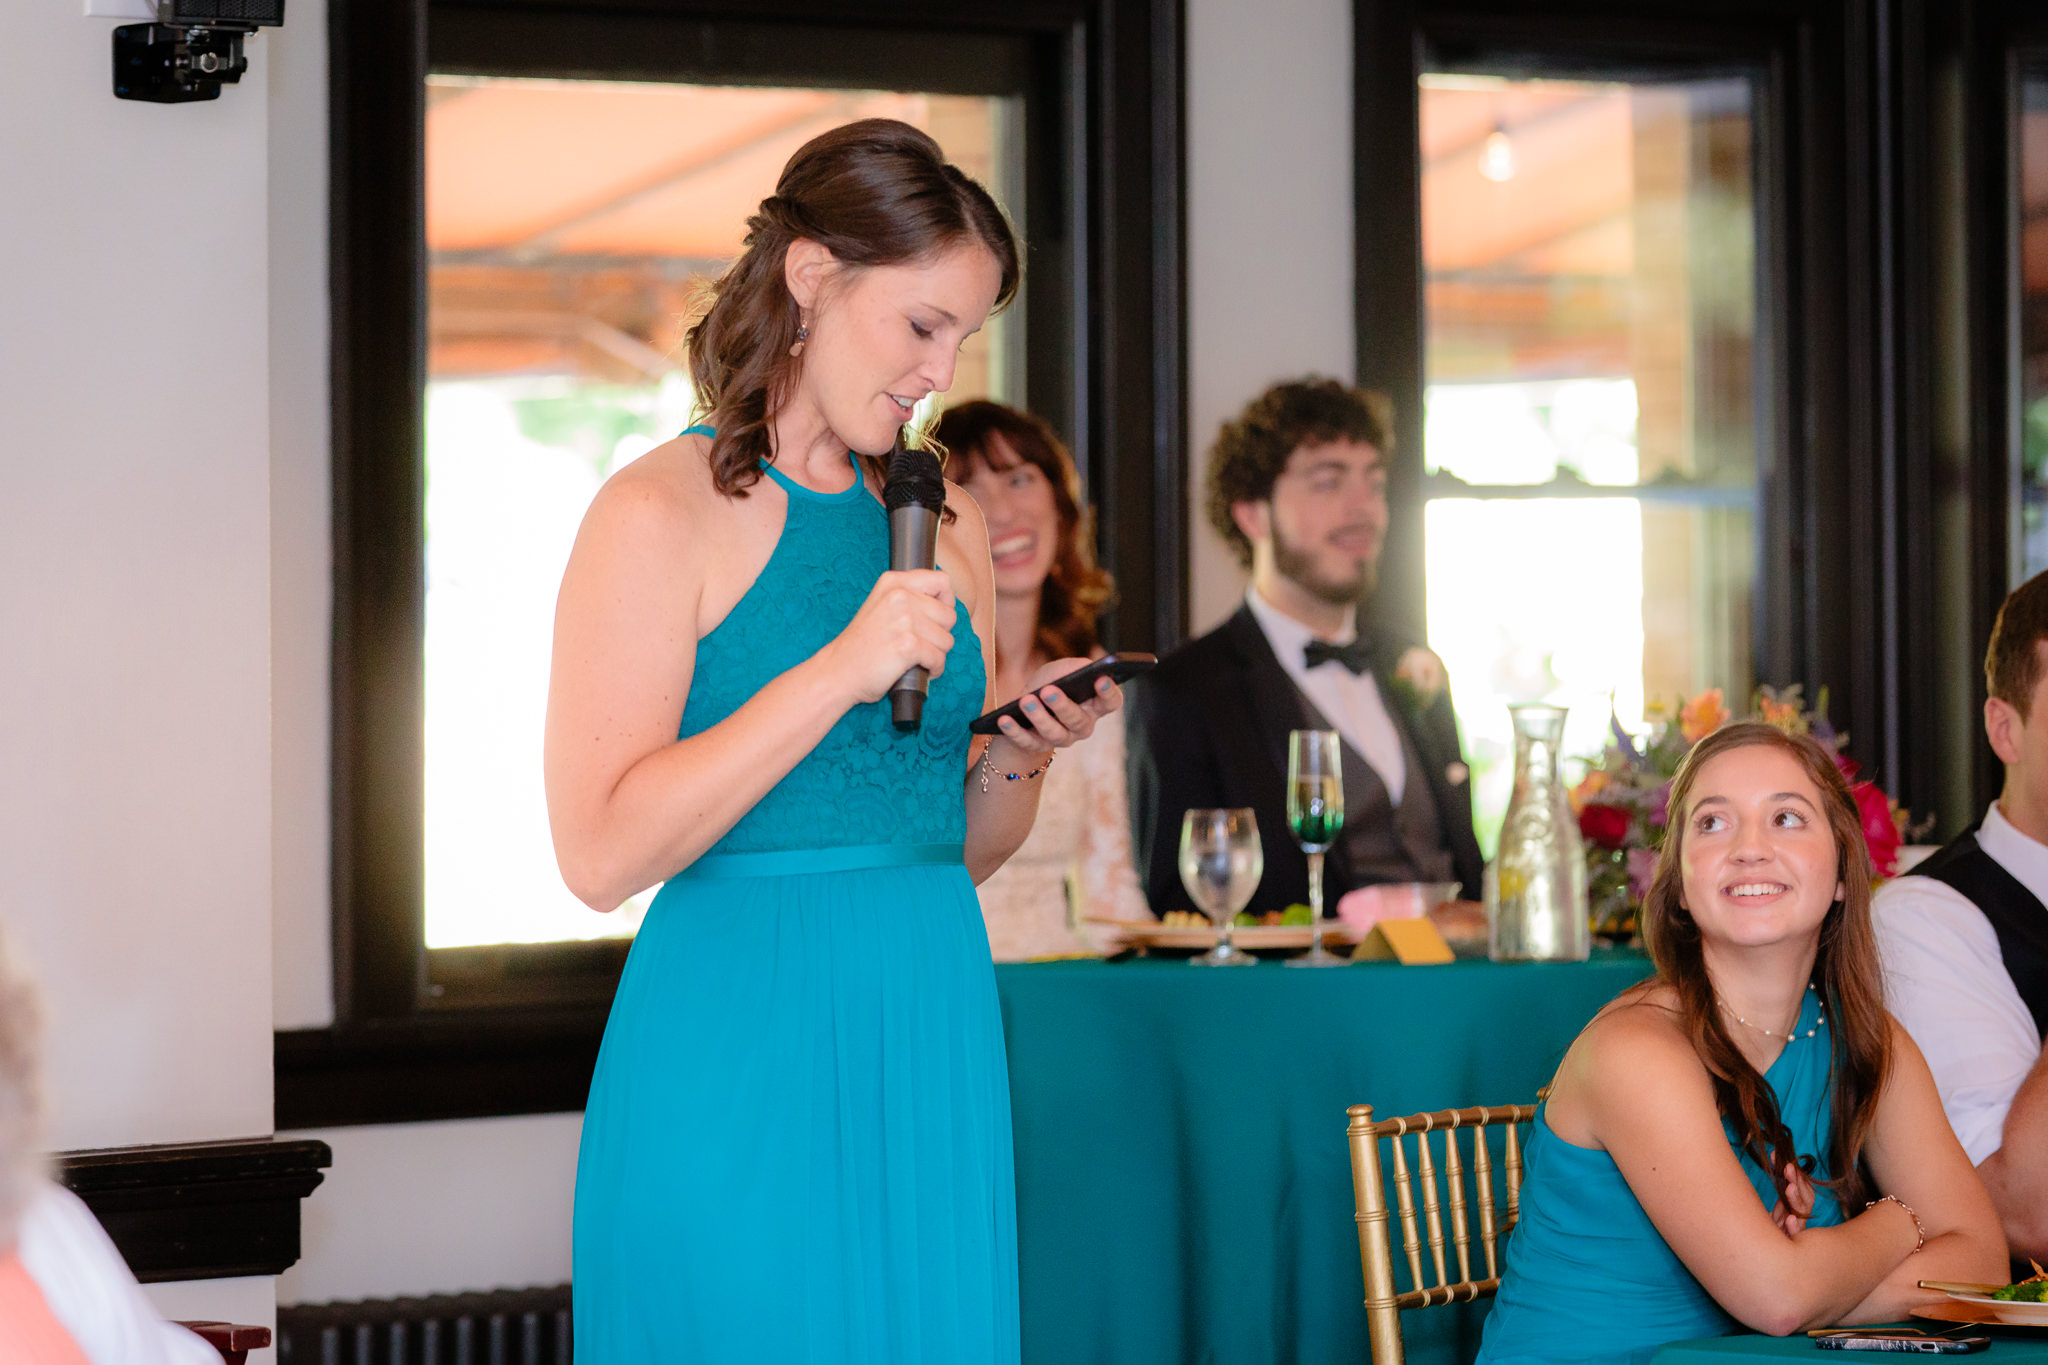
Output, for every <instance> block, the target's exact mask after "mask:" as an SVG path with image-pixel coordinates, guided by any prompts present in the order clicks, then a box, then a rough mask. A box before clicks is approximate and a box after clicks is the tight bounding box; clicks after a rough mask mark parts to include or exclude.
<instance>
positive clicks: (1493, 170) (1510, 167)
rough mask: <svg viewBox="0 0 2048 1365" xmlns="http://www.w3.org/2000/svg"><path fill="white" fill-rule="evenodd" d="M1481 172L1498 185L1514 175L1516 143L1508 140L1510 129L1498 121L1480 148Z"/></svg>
mask: <svg viewBox="0 0 2048 1365" xmlns="http://www.w3.org/2000/svg"><path fill="white" fill-rule="evenodd" d="M1479 173H1480V174H1481V175H1483V176H1485V177H1486V178H1487V179H1488V180H1491V181H1493V183H1494V184H1496V185H1498V184H1499V183H1501V182H1502V181H1503V180H1509V179H1512V178H1513V177H1514V174H1515V144H1514V143H1512V142H1510V141H1508V130H1507V129H1505V128H1503V127H1502V126H1501V125H1500V124H1498V123H1496V124H1494V125H1493V131H1492V132H1490V133H1488V134H1487V135H1486V141H1485V143H1484V144H1483V145H1482V146H1481V147H1480V149H1479Z"/></svg>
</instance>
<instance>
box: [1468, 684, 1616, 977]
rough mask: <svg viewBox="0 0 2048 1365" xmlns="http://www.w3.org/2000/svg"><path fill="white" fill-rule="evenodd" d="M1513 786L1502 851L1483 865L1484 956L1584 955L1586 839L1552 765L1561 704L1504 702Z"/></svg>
mask: <svg viewBox="0 0 2048 1365" xmlns="http://www.w3.org/2000/svg"><path fill="white" fill-rule="evenodd" d="M1508 714H1509V715H1510V716H1512V717H1513V718H1514V725H1515V790H1514V795H1512V796H1511V797H1509V798H1508V811H1507V815H1506V817H1505V818H1504V819H1503V820H1502V821H1501V826H1500V850H1499V852H1498V853H1496V854H1495V855H1494V859H1493V861H1492V862H1491V863H1489V864H1488V865H1487V868H1486V930H1487V944H1486V952H1487V956H1488V957H1491V958H1492V959H1493V960H1494V961H1495V962H1583V961H1584V960H1585V958H1586V955H1587V954H1588V953H1589V952H1591V951H1592V948H1593V935H1592V930H1591V927H1590V925H1589V924H1588V922H1587V905H1586V846H1585V844H1584V843H1583V842H1582V841H1581V840H1580V838H1579V822H1578V821H1577V820H1575V819H1573V818H1572V808H1571V803H1570V802H1569V801H1567V800H1566V799H1565V792H1564V779H1563V777H1562V776H1561V775H1560V774H1559V772H1558V768H1557V757H1558V756H1557V746H1558V743H1559V741H1560V740H1562V739H1563V738H1564V717H1565V708H1564V707H1562V706H1550V705H1547V704H1543V703H1535V702H1529V703H1523V704H1521V705H1517V706H1510V707H1509V708H1508Z"/></svg>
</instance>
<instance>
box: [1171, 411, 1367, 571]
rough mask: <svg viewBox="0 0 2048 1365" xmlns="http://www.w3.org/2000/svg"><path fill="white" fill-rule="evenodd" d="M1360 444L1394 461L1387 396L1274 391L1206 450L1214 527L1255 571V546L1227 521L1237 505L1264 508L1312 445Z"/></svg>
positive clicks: (1229, 425)
mask: <svg viewBox="0 0 2048 1365" xmlns="http://www.w3.org/2000/svg"><path fill="white" fill-rule="evenodd" d="M1330 441H1360V442H1363V443H1364V444H1366V445H1369V446H1372V447H1373V448H1374V449H1376V450H1378V451H1379V453H1380V458H1381V459H1383V460H1384V459H1391V458H1392V457H1393V454H1394V405H1393V403H1392V402H1391V401H1390V400H1389V399H1388V398H1387V396H1386V395H1385V394H1383V393H1376V392H1374V391H1373V390H1371V389H1360V388H1355V387H1353V386H1352V385H1350V384H1340V383H1338V382H1337V381H1336V380H1334V379H1321V378H1315V377H1310V378H1308V379H1290V380H1288V381H1287V382H1285V383H1282V384H1275V385H1274V386H1273V387H1272V388H1270V389H1267V390H1266V391H1265V392H1264V393H1262V394H1260V395H1259V396H1258V397H1257V398H1254V399H1253V400H1252V401H1251V402H1250V403H1249V404H1247V405H1246V406H1245V409H1244V411H1243V412H1240V413H1239V414H1238V415H1237V416H1236V417H1234V418H1232V419H1231V420H1230V421H1228V422H1225V423H1224V424H1223V430H1221V431H1219V432H1218V433H1216V444H1214V445H1213V446H1211V447H1210V448H1209V489H1208V498H1207V510H1208V513H1209V524H1210V525H1211V526H1213V527H1215V528H1216V534H1218V535H1220V536H1222V537H1223V539H1224V540H1225V541H1227V542H1229V544H1230V548H1231V549H1232V550H1234V551H1236V552H1237V558H1238V562H1239V563H1240V564H1242V565H1243V566H1244V567H1245V568H1247V569H1249V568H1250V567H1251V566H1252V543H1251V541H1249V540H1247V539H1246V538H1245V534H1244V532H1243V531H1240V530H1239V529H1238V528H1237V520H1236V518H1234V517H1232V516H1231V514H1230V508H1231V505H1232V504H1233V503H1240V502H1264V501H1265V500H1266V499H1267V498H1269V497H1271V496H1272V495H1273V481H1274V480H1275V479H1277V478H1279V477H1280V471H1281V470H1282V469H1285V468H1286V467H1287V460H1288V457H1289V456H1291V455H1293V454H1294V452H1295V451H1297V450H1299V449H1301V448H1302V447H1303V446H1308V445H1323V444H1326V443H1328V442H1330Z"/></svg>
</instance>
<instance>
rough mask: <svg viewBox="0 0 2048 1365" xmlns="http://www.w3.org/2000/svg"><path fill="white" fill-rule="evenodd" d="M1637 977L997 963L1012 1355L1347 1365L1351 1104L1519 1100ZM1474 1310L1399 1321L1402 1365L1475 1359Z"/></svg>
mask: <svg viewBox="0 0 2048 1365" xmlns="http://www.w3.org/2000/svg"><path fill="white" fill-rule="evenodd" d="M1648 971H1649V964H1648V963H1647V962H1646V961H1645V960H1644V959H1643V958H1642V957H1640V956H1639V955H1636V954H1633V953H1620V952H1605V951H1603V952H1600V953H1596V954H1595V956H1594V958H1593V960H1592V961H1591V962H1587V963H1584V964H1570V965H1550V966H1496V965H1494V964H1492V963H1488V962H1458V963H1453V964H1450V965H1447V966H1441V967H1401V966H1396V965H1393V964H1384V965H1381V964H1375V965H1371V966H1354V967H1346V968H1341V969H1331V970H1328V971H1289V970H1287V969H1285V968H1283V967H1281V966H1279V965H1277V964H1271V963H1269V964H1262V965H1261V966H1259V967H1257V968H1253V969H1249V970H1238V971H1228V970H1226V971H1217V970H1210V969H1202V968H1197V967H1191V966H1189V965H1187V964H1186V963H1185V962H1182V961H1178V960H1153V961H1144V960H1140V961H1130V962H1118V963H1101V962H1054V963H1037V964H1026V965H1018V966H1003V967H998V968H997V969H996V984H997V988H998V990H999V991H1000V993H1001V996H1002V1004H1003V1025H1004V1029H1005V1031H1006V1033H1007V1035H1008V1039H1009V1056H1010V1097H1011V1104H1012V1108H1013V1111H1014V1120H1015V1125H1016V1138H1017V1239H1018V1258H1019V1276H1020V1281H1021V1291H1022V1311H1023V1329H1024V1360H1025V1362H1026V1365H1088V1363H1089V1362H1103V1365H1112V1363H1113V1365H1149V1363H1150V1362H1157V1363H1158V1365H1168V1362H1171V1363H1172V1365H1182V1362H1185V1363H1186V1365H1208V1363H1210V1362H1213V1363H1214V1365H1266V1363H1267V1362H1273V1363H1274V1365H1278V1363H1279V1362H1302V1363H1303V1365H1338V1362H1342V1365H1362V1362H1365V1361H1367V1360H1368V1359H1369V1358H1370V1356H1369V1352H1368V1348H1367V1344H1366V1334H1365V1316H1364V1309H1363V1308H1362V1307H1361V1306H1360V1304H1361V1301H1362V1299H1363V1298H1364V1289H1363V1285H1362V1281H1361V1278H1360V1274H1359V1266H1358V1240H1357V1233H1356V1230H1355V1225H1354V1224H1353V1221H1352V1203H1351V1167H1350V1156H1349V1149H1348V1147H1347V1146H1346V1142H1345V1135H1344V1134H1345V1123H1346V1120H1345V1116H1344V1111H1345V1108H1346V1107H1347V1106H1349V1105H1353V1104H1371V1105H1372V1106H1373V1107H1374V1108H1375V1110H1376V1111H1377V1112H1378V1113H1379V1114H1381V1115H1383V1116H1392V1115H1397V1114H1407V1113H1414V1112H1416V1111H1418V1110H1424V1109H1443V1108H1450V1107H1453V1106H1457V1105H1466V1104H1489V1103H1491V1104H1504V1103H1514V1102H1518V1101H1528V1100H1530V1099H1532V1098H1533V1097H1534V1096H1535V1093H1536V1090H1537V1088H1538V1087H1539V1086H1541V1085H1542V1084H1544V1083H1545V1082H1546V1081H1547V1080H1549V1078H1550V1075H1551V1072H1552V1071H1553V1070H1554V1069H1555V1068H1556V1065H1557V1062H1558V1060H1559V1058H1560V1057H1562V1056H1563V1054H1564V1049H1565V1048H1566V1046H1568V1045H1569V1044H1570V1042H1571V1040H1572V1038H1573V1037H1574V1036H1575V1035H1576V1034H1577V1033H1578V1031H1579V1029H1580V1028H1581V1027H1582V1026H1583V1025H1584V1024H1585V1022H1586V1021H1587V1020H1588V1019H1590V1018H1591V1017H1592V1016H1593V1014H1594V1012H1595V1011H1596V1010H1598V1009H1599V1007H1600V1006H1601V1005H1602V1004H1604V1003H1605V1002H1606V1001H1608V1000H1609V999H1611V998H1613V996H1614V995H1615V994H1616V993H1617V992H1619V991H1620V990H1622V989H1623V988H1624V987H1626V986H1628V985H1630V984H1632V983H1633V982H1635V981H1637V980H1638V979H1640V978H1641V977H1643V976H1645V975H1647V974H1648ZM1482 1313H1483V1309H1482V1310H1477V1311H1475V1310H1473V1309H1471V1308H1467V1307H1459V1308H1435V1309H1429V1310H1426V1311H1423V1312H1419V1313H1409V1314H1407V1315H1406V1320H1405V1323H1404V1336H1405V1337H1406V1340H1407V1344H1408V1357H1409V1359H1410V1361H1412V1362H1414V1365H1462V1362H1464V1361H1467V1360H1470V1359H1471V1356H1472V1353H1473V1352H1474V1351H1475V1350H1477V1348H1478V1335H1477V1333H1478V1324H1479V1322H1480V1321H1481V1316H1482Z"/></svg>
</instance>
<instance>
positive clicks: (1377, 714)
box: [1244, 587, 1408, 806]
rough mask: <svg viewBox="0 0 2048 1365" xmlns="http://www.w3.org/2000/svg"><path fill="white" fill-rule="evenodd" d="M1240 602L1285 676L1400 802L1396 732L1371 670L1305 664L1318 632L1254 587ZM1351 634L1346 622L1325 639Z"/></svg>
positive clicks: (1403, 784) (1402, 758) (1343, 639)
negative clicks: (1248, 609) (1290, 679)
mask: <svg viewBox="0 0 2048 1365" xmlns="http://www.w3.org/2000/svg"><path fill="white" fill-rule="evenodd" d="M1244 601H1245V605H1246V606H1248V607H1250V608H1251V609H1252V617H1253V619H1254V620H1256V621H1257V622H1258V623H1259V629H1261V630H1263V631H1265V632H1266V641H1267V643H1269V644H1271V645H1272V646H1273V653H1274V655H1275V656H1277V657H1278V658H1279V660H1280V666H1281V667H1282V668H1284V669H1286V670H1287V676H1288V677H1290V678H1292V679H1294V685H1295V686H1296V687H1299V688H1300V689H1301V691H1302V695H1303V696H1305V697H1307V698H1308V699H1309V700H1310V701H1312V702H1314V703H1315V706H1316V709H1317V710H1318V711H1321V712H1322V713H1323V716H1324V718H1325V719H1327V720H1328V721H1329V722H1330V724H1332V725H1334V726H1335V727H1337V733H1338V734H1340V735H1342V736H1343V737H1344V742H1345V743H1347V744H1349V745H1350V746H1351V747H1352V748H1353V749H1356V750H1357V751H1358V754H1359V756H1360V757H1361V758H1363V759H1364V760H1365V761H1366V762H1367V763H1370V764H1371V765H1372V770H1373V771H1374V772H1376V773H1378V774H1379V775H1380V781H1381V782H1382V783H1384V784H1385V785H1386V788H1387V796H1388V797H1389V798H1390V799H1391V800H1392V801H1393V804H1394V805H1396V806H1398V805H1400V804H1401V793H1402V792H1403V791H1404V790H1406V788H1407V785H1408V759H1407V756H1406V755H1405V754H1403V753H1402V751H1401V731H1400V730H1399V729H1398V728H1397V727H1396V726H1395V724H1394V718H1393V717H1392V716H1391V715H1389V714H1387V704H1386V701H1385V699H1384V698H1382V697H1381V696H1380V685H1379V684H1378V683H1377V682H1375V681H1374V680H1373V676H1372V673H1371V671H1370V670H1368V671H1366V672H1364V673H1353V672H1352V671H1351V670H1350V669H1348V668H1346V667H1345V666H1344V665H1343V664H1340V663H1338V662H1336V661H1335V660H1331V661H1329V662H1327V663H1322V664H1318V665H1316V666H1315V667H1314V668H1310V667H1309V666H1308V642H1309V641H1310V640H1318V639H1322V638H1324V637H1322V636H1319V635H1317V634H1316V633H1315V632H1314V631H1312V630H1310V629H1309V628H1308V627H1307V626H1305V625H1303V624H1302V623H1301V622H1299V621H1297V620H1295V619H1294V618H1293V617H1292V616H1289V615H1287V614H1286V613H1285V612H1283V611H1281V610H1280V608H1278V607H1276V606H1274V605H1273V604H1272V603H1271V602H1268V601H1267V600H1266V599H1265V598H1263V597H1261V596H1260V595H1259V590H1258V588H1257V587H1251V588H1247V589H1246V590H1245V594H1244ZM1357 637H1358V627H1357V625H1356V624H1355V623H1353V622H1351V621H1346V622H1345V623H1344V633H1343V634H1341V635H1338V636H1336V637H1334V638H1332V639H1330V640H1329V643H1330V644H1333V645H1345V644H1350V643H1351V641H1353V640H1354V639H1356V638H1357Z"/></svg>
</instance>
